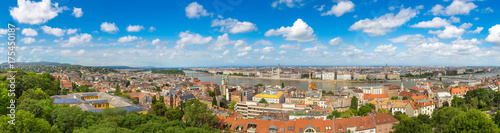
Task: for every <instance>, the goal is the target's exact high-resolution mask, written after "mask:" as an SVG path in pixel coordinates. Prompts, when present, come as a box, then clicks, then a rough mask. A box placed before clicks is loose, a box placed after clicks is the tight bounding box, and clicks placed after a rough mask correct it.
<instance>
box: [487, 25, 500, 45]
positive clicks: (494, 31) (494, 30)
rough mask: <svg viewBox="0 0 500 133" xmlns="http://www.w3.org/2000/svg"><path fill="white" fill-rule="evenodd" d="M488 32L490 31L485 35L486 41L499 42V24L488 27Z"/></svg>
mask: <svg viewBox="0 0 500 133" xmlns="http://www.w3.org/2000/svg"><path fill="white" fill-rule="evenodd" d="M488 32H489V33H490V34H489V35H488V37H486V39H485V40H486V41H488V42H493V43H496V44H500V24H497V25H495V26H493V27H491V28H490V29H488Z"/></svg>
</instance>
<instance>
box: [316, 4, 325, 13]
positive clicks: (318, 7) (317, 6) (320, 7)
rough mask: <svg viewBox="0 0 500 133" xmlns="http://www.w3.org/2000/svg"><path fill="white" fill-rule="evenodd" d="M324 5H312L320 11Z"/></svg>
mask: <svg viewBox="0 0 500 133" xmlns="http://www.w3.org/2000/svg"><path fill="white" fill-rule="evenodd" d="M324 7H325V5H321V6H319V5H315V6H314V8H315V9H316V10H318V11H320V12H321V11H323V9H324Z"/></svg>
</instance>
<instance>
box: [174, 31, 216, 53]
mask: <svg viewBox="0 0 500 133" xmlns="http://www.w3.org/2000/svg"><path fill="white" fill-rule="evenodd" d="M179 38H180V39H179V40H177V42H176V45H175V49H184V48H185V47H186V46H188V45H193V44H207V43H209V42H210V41H212V39H213V38H212V37H203V36H201V35H200V34H197V33H191V32H189V31H186V32H181V33H180V34H179Z"/></svg>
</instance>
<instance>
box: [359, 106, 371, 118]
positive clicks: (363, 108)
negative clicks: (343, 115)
mask: <svg viewBox="0 0 500 133" xmlns="http://www.w3.org/2000/svg"><path fill="white" fill-rule="evenodd" d="M373 109H374V108H372V107H370V106H369V105H363V106H361V107H359V110H358V115H360V116H366V115H367V113H368V112H370V111H371V110H373Z"/></svg>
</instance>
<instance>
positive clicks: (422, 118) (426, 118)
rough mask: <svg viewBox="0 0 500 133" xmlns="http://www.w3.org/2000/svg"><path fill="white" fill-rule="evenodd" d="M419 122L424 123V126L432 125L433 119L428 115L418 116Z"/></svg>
mask: <svg viewBox="0 0 500 133" xmlns="http://www.w3.org/2000/svg"><path fill="white" fill-rule="evenodd" d="M417 120H419V121H420V122H421V123H424V124H431V123H432V120H431V118H430V117H429V115H427V114H420V115H418V116H417Z"/></svg>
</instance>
